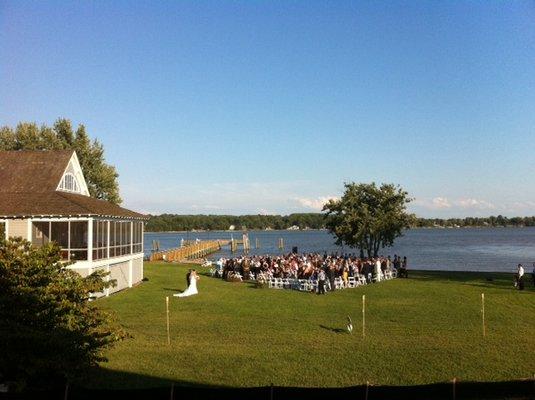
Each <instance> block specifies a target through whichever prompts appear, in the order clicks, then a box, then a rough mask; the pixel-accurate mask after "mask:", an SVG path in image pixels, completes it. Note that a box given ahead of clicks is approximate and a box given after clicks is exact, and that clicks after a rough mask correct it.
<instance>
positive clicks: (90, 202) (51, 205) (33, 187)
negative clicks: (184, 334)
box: [0, 150, 147, 296]
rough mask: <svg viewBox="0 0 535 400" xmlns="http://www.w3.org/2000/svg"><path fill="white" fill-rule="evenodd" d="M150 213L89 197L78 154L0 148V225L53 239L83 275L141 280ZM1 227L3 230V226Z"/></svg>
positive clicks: (120, 284)
mask: <svg viewBox="0 0 535 400" xmlns="http://www.w3.org/2000/svg"><path fill="white" fill-rule="evenodd" d="M146 219H147V217H146V216H144V215H142V214H139V213H136V212H134V211H130V210H127V209H125V208H122V207H119V206H117V205H115V204H112V203H109V202H107V201H104V200H99V199H95V198H92V197H90V196H89V190H88V188H87V184H86V181H85V179H84V175H83V171H82V169H81V167H80V163H79V161H78V157H77V155H76V152H75V151H73V150H60V151H0V227H2V225H3V229H4V233H5V237H6V238H7V237H22V238H24V239H27V240H28V241H30V242H31V243H32V245H34V246H42V245H44V244H46V243H48V242H51V241H54V242H56V243H58V244H59V245H60V247H61V257H62V259H63V260H65V261H74V262H75V263H74V264H73V265H70V266H68V268H69V269H72V270H74V271H76V272H78V273H79V274H80V275H82V276H87V275H89V274H91V273H92V272H94V271H95V270H99V269H103V270H105V271H109V272H110V279H115V280H116V281H117V286H116V287H114V288H109V289H106V291H105V292H104V293H102V295H106V296H108V295H109V294H111V293H114V292H116V291H119V290H122V289H125V288H128V287H132V286H133V285H135V284H136V283H138V282H140V281H141V280H142V279H143V230H144V221H145V220H146ZM0 229H1V228H0Z"/></svg>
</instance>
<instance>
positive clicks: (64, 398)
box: [63, 382, 69, 400]
mask: <svg viewBox="0 0 535 400" xmlns="http://www.w3.org/2000/svg"><path fill="white" fill-rule="evenodd" d="M68 398H69V382H67V383H66V384H65V394H64V395H63V400H67V399H68Z"/></svg>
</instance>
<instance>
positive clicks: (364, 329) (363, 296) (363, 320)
mask: <svg viewBox="0 0 535 400" xmlns="http://www.w3.org/2000/svg"><path fill="white" fill-rule="evenodd" d="M365 310H366V295H365V294H363V295H362V337H363V338H364V337H366V311H365Z"/></svg>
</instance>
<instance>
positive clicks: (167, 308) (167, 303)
mask: <svg viewBox="0 0 535 400" xmlns="http://www.w3.org/2000/svg"><path fill="white" fill-rule="evenodd" d="M165 309H166V315H167V345H170V344H171V337H170V335H169V296H166V297H165Z"/></svg>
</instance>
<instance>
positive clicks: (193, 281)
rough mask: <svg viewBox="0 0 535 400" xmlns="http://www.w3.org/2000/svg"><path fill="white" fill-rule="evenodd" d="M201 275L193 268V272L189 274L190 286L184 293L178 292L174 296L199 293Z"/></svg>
mask: <svg viewBox="0 0 535 400" xmlns="http://www.w3.org/2000/svg"><path fill="white" fill-rule="evenodd" d="M199 279H200V278H199V275H197V271H195V270H192V271H191V274H190V276H189V286H188V288H187V289H186V290H184V291H183V292H182V293H176V294H174V295H173V296H175V297H187V296H192V295H194V294H197V293H199V292H198V291H197V281H198V280H199Z"/></svg>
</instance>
